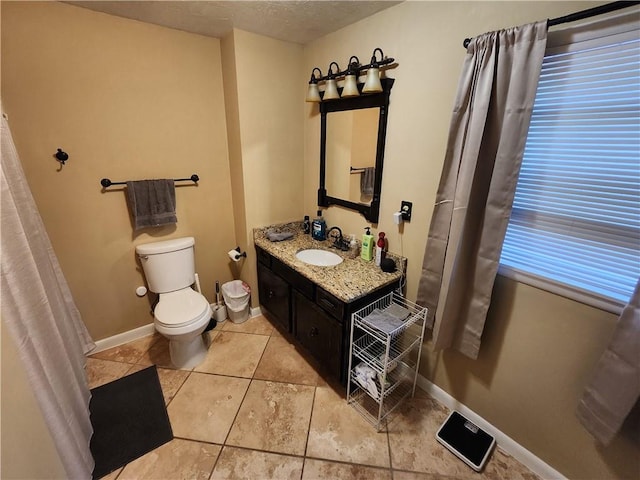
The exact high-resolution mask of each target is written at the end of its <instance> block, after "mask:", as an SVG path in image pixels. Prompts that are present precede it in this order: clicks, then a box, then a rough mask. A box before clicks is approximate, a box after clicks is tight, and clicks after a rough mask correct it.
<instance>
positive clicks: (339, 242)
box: [327, 227, 349, 252]
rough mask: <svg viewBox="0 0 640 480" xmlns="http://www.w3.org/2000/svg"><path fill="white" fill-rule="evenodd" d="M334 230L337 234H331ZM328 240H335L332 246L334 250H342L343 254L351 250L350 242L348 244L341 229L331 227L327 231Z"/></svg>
mask: <svg viewBox="0 0 640 480" xmlns="http://www.w3.org/2000/svg"><path fill="white" fill-rule="evenodd" d="M334 230H335V231H336V232H337V233H334V234H331V232H333V231H334ZM327 238H332V239H333V245H331V246H332V247H333V248H337V249H338V250H342V251H343V252H346V251H347V250H349V242H347V241H346V240H345V239H344V238H343V236H342V230H340V227H331V228H330V229H329V230H327Z"/></svg>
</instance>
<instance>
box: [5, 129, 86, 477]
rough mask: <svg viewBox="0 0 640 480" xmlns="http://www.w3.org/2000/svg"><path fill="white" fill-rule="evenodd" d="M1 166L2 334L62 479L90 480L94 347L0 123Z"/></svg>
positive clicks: (9, 133)
mask: <svg viewBox="0 0 640 480" xmlns="http://www.w3.org/2000/svg"><path fill="white" fill-rule="evenodd" d="M1 165H2V169H1V170H0V173H1V174H0V185H1V192H2V197H1V198H2V210H1V211H0V212H1V220H2V228H1V237H2V260H1V262H0V264H1V269H0V271H1V277H0V278H1V280H2V289H1V292H2V294H1V301H2V309H1V314H2V323H3V332H5V331H6V332H8V333H9V334H10V335H11V337H12V338H13V340H14V343H15V345H16V347H17V349H18V354H19V357H20V360H21V361H22V363H23V364H24V367H25V370H26V372H27V377H28V379H29V383H30V384H31V387H32V389H33V393H34V396H35V398H36V400H37V402H38V405H39V406H40V409H41V410H42V415H43V417H44V420H45V422H46V424H47V426H48V428H49V431H50V432H51V437H52V438H53V441H54V444H55V446H56V449H57V451H58V454H59V456H60V460H61V462H62V465H63V466H64V468H65V470H66V472H67V475H68V478H73V479H82V478H87V479H89V478H91V473H92V471H93V466H94V464H93V457H92V456H91V451H90V450H89V441H90V439H91V434H92V433H93V428H92V427H91V421H90V419H89V399H90V397H91V394H90V392H89V387H88V385H87V379H86V376H85V372H84V365H85V360H86V359H85V353H86V352H88V351H89V350H91V349H92V348H94V347H95V344H94V343H93V341H92V340H91V337H90V336H89V333H88V332H87V329H86V327H85V325H84V323H82V319H81V318H80V313H79V312H78V309H77V308H76V305H75V303H74V301H73V298H72V297H71V291H70V290H69V286H68V285H67V282H66V280H65V278H64V275H63V274H62V270H61V269H60V265H59V263H58V259H57V258H56V255H55V253H54V252H53V248H52V246H51V242H50V240H49V236H48V235H47V232H46V230H45V228H44V224H43V223H42V219H41V217H40V213H39V212H38V209H37V207H36V204H35V201H34V199H33V196H32V195H31V191H30V190H29V186H28V185H27V181H26V179H25V176H24V171H23V170H22V165H21V163H20V159H19V158H18V152H17V151H16V148H15V145H14V143H13V138H12V137H11V132H10V130H9V124H8V123H7V120H6V118H4V116H3V117H2V161H1ZM5 327H6V329H5Z"/></svg>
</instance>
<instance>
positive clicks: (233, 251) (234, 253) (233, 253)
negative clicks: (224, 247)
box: [227, 250, 240, 262]
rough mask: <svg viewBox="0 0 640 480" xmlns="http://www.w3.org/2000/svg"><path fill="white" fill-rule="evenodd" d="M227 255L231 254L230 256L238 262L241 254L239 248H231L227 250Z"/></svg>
mask: <svg viewBox="0 0 640 480" xmlns="http://www.w3.org/2000/svg"><path fill="white" fill-rule="evenodd" d="M227 255H229V258H230V259H231V260H233V261H234V262H237V261H238V260H240V254H239V253H238V251H237V250H229V251H228V252H227Z"/></svg>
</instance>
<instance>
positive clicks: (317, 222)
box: [311, 210, 327, 241]
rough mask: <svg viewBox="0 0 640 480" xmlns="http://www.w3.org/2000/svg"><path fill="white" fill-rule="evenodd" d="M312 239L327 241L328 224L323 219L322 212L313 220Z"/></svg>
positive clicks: (319, 211)
mask: <svg viewBox="0 0 640 480" xmlns="http://www.w3.org/2000/svg"><path fill="white" fill-rule="evenodd" d="M311 237H313V239H314V240H320V241H322V240H326V239H327V222H325V221H324V218H322V210H318V216H317V217H316V218H314V219H313V224H312V225H311Z"/></svg>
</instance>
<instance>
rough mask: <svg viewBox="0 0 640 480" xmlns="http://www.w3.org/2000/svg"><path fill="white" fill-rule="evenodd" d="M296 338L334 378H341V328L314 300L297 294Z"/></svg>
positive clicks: (295, 298) (295, 308)
mask: <svg viewBox="0 0 640 480" xmlns="http://www.w3.org/2000/svg"><path fill="white" fill-rule="evenodd" d="M294 306H295V307H294V325H295V338H296V340H298V342H300V344H301V345H302V346H303V347H304V348H305V349H306V350H307V351H308V352H309V353H311V355H313V357H314V358H315V359H316V360H318V362H320V364H321V365H323V366H324V368H325V369H326V370H327V371H328V372H329V373H330V374H331V375H332V376H334V377H336V378H340V368H341V363H342V362H341V357H342V328H341V324H339V323H338V322H337V321H336V320H335V319H334V318H331V317H330V316H329V315H327V314H326V312H325V311H324V310H323V309H321V308H320V307H318V305H317V304H316V303H314V302H312V301H311V300H309V299H307V298H305V297H304V296H302V295H300V294H299V293H298V292H295V293H294Z"/></svg>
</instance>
